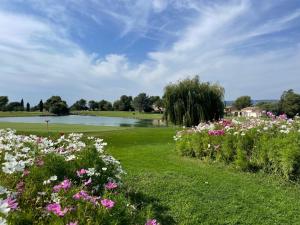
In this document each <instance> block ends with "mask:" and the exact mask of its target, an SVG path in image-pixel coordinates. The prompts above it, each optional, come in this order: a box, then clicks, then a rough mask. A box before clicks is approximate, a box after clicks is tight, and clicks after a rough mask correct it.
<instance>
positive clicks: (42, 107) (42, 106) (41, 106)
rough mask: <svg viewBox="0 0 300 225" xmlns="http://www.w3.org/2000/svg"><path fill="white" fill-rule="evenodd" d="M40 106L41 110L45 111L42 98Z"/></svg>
mask: <svg viewBox="0 0 300 225" xmlns="http://www.w3.org/2000/svg"><path fill="white" fill-rule="evenodd" d="M38 108H39V110H40V112H43V111H44V103H43V100H42V99H41V101H40V102H39V105H38Z"/></svg>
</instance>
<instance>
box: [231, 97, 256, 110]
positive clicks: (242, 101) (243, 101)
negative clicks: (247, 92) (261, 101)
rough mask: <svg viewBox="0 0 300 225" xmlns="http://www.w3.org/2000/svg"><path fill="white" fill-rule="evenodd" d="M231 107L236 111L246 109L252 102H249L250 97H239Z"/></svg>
mask: <svg viewBox="0 0 300 225" xmlns="http://www.w3.org/2000/svg"><path fill="white" fill-rule="evenodd" d="M233 105H234V106H235V107H236V108H237V109H238V110H241V109H243V108H246V107H248V106H251V105H252V100H251V97H250V96H241V97H238V98H237V99H236V100H235V101H234V103H233Z"/></svg>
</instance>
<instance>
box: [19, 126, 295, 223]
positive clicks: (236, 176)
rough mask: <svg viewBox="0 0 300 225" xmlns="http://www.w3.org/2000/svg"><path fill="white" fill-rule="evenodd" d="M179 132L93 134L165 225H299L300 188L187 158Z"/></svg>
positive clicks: (134, 130) (136, 130) (150, 130)
mask: <svg viewBox="0 0 300 225" xmlns="http://www.w3.org/2000/svg"><path fill="white" fill-rule="evenodd" d="M22 131H26V130H25V129H24V128H23V130H22ZM28 131H29V132H34V130H33V127H31V128H30V130H28ZM82 131H84V130H82ZM175 131H176V128H132V129H126V130H106V131H95V132H93V133H90V134H89V135H95V136H99V137H101V138H104V139H105V141H106V142H108V146H107V149H108V151H109V152H110V153H111V154H112V155H114V156H115V157H116V158H118V159H119V160H120V161H121V163H122V165H123V167H124V168H125V170H126V171H127V175H126V176H125V183H126V184H127V185H128V186H129V187H131V191H132V192H135V194H134V195H131V196H132V197H133V198H138V199H140V200H142V201H143V202H144V205H152V207H153V209H154V210H155V211H156V215H155V217H156V218H157V219H158V220H159V221H160V222H161V224H166V225H169V224H191V225H193V224H300V213H299V212H300V187H299V185H298V184H292V183H289V182H285V181H283V180H281V179H280V178H276V177H272V176H269V175H266V174H263V173H258V174H254V173H245V172H240V171H238V170H236V169H233V168H229V167H227V166H224V165H221V164H209V163H204V162H200V161H199V160H195V159H189V158H183V157H181V156H179V155H178V154H177V153H176V152H175V150H174V148H175V145H174V141H173V139H172V136H173V135H174V134H175Z"/></svg>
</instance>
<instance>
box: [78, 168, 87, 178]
mask: <svg viewBox="0 0 300 225" xmlns="http://www.w3.org/2000/svg"><path fill="white" fill-rule="evenodd" d="M87 172H88V171H87V170H86V169H80V170H77V171H76V173H77V176H78V177H81V175H84V174H86V173H87Z"/></svg>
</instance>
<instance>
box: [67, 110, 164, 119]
mask: <svg viewBox="0 0 300 225" xmlns="http://www.w3.org/2000/svg"><path fill="white" fill-rule="evenodd" d="M71 113H72V114H78V115H90V116H109V117H124V118H134V119H148V120H155V119H161V118H162V114H159V113H140V112H125V111H72V112H71Z"/></svg>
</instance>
